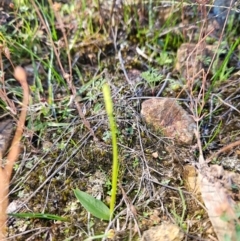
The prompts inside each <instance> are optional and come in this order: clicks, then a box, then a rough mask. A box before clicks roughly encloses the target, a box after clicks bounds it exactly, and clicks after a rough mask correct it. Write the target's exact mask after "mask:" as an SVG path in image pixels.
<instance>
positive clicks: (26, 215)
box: [8, 213, 69, 222]
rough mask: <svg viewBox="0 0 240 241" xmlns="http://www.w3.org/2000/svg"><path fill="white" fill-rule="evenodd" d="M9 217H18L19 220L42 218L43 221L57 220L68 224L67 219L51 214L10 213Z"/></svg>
mask: <svg viewBox="0 0 240 241" xmlns="http://www.w3.org/2000/svg"><path fill="white" fill-rule="evenodd" d="M8 215H9V216H12V217H17V218H41V219H49V220H57V221H64V222H68V221H69V220H68V219H67V218H64V217H61V216H58V215H53V214H49V213H9V214H8Z"/></svg>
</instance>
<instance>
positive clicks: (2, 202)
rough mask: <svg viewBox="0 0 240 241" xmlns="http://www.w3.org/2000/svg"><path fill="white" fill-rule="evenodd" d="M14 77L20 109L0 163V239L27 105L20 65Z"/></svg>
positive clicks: (26, 90)
mask: <svg viewBox="0 0 240 241" xmlns="http://www.w3.org/2000/svg"><path fill="white" fill-rule="evenodd" d="M14 76H15V78H16V79H17V80H18V81H19V83H20V84H21V86H22V89H23V101H22V110H21V114H20V117H19V120H18V123H17V129H16V132H15V135H14V138H13V140H12V144H11V147H10V151H9V153H8V155H7V161H6V165H5V166H3V165H2V163H1V167H0V240H1V241H3V240H5V239H6V222H7V213H6V210H7V206H8V192H9V183H10V178H11V174H12V170H13V166H14V163H15V162H16V161H17V159H18V156H19V152H20V140H21V138H22V133H23V129H24V124H25V120H26V115H27V107H28V102H29V90H28V83H27V76H26V72H25V71H24V70H23V68H21V67H16V68H15V71H14Z"/></svg>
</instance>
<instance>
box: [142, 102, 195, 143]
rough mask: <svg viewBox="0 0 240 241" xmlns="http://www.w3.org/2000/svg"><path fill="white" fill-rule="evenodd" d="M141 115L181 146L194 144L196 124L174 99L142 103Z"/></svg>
mask: <svg viewBox="0 0 240 241" xmlns="http://www.w3.org/2000/svg"><path fill="white" fill-rule="evenodd" d="M141 115H142V116H143V118H144V119H145V121H146V123H147V124H149V125H150V126H153V127H154V129H155V130H156V131H161V132H162V133H163V134H164V135H165V136H166V137H169V138H174V139H175V140H176V141H177V142H179V143H181V144H192V142H193V138H194V129H196V123H195V122H194V120H193V118H192V117H191V116H190V115H189V114H188V113H187V112H186V111H185V110H184V109H183V108H182V107H181V106H180V105H179V104H178V103H177V101H176V100H173V99H168V98H165V99H158V98H153V99H149V100H146V101H144V102H143V103H142V110H141Z"/></svg>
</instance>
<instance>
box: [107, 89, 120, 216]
mask: <svg viewBox="0 0 240 241" xmlns="http://www.w3.org/2000/svg"><path fill="white" fill-rule="evenodd" d="M103 96H104V102H105V108H106V112H107V115H108V119H109V123H110V129H111V133H112V148H113V161H112V192H111V201H110V213H111V216H112V215H113V210H114V207H115V202H116V193H117V180H118V167H119V164H118V148H117V135H116V134H117V128H116V124H115V120H114V117H113V103H112V98H111V91H110V87H109V85H108V84H104V85H103Z"/></svg>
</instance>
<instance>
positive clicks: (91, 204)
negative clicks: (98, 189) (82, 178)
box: [74, 188, 110, 220]
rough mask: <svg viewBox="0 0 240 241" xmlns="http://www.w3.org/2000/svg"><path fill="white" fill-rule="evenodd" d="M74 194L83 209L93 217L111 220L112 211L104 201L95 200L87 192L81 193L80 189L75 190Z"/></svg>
mask: <svg viewBox="0 0 240 241" xmlns="http://www.w3.org/2000/svg"><path fill="white" fill-rule="evenodd" d="M74 194H75V196H76V198H77V199H78V200H79V202H80V203H81V204H82V205H83V207H84V208H85V209H86V210H87V211H88V212H90V213H91V214H92V215H93V216H95V217H97V218H100V219H103V220H109V219H110V210H109V208H108V207H107V206H106V205H105V204H104V203H103V202H102V201H100V200H98V199H96V198H94V197H93V196H91V195H89V194H87V193H86V192H82V191H80V190H79V189H78V188H77V189H74Z"/></svg>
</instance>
